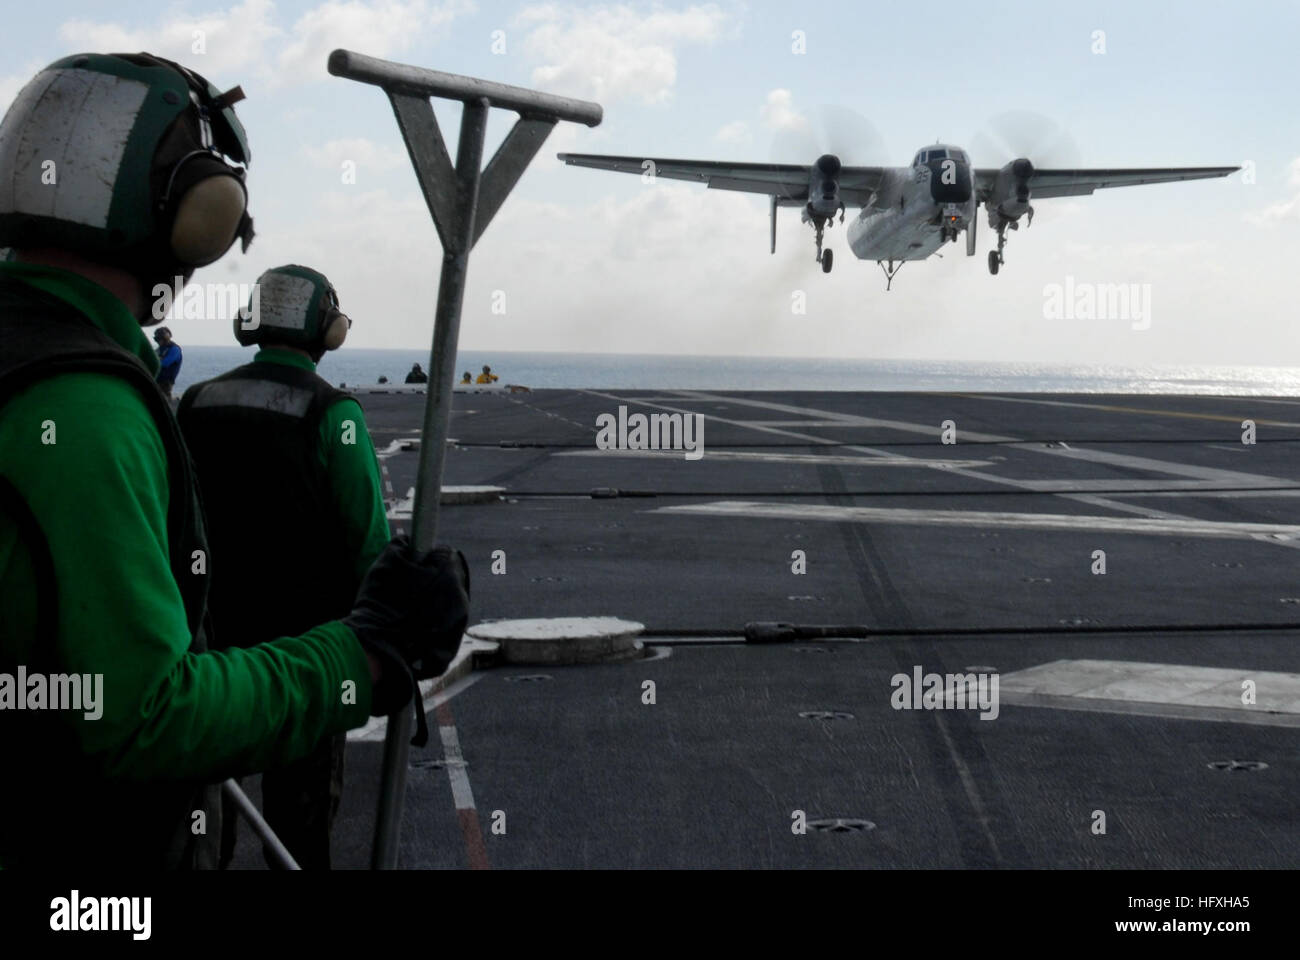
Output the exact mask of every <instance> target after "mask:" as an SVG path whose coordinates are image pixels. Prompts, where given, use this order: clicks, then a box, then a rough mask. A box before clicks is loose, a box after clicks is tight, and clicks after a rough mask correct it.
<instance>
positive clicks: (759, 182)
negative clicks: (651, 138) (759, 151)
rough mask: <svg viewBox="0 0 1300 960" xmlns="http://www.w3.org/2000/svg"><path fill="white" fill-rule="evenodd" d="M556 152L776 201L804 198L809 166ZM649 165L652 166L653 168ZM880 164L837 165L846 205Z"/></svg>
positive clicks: (872, 181) (584, 162)
mask: <svg viewBox="0 0 1300 960" xmlns="http://www.w3.org/2000/svg"><path fill="white" fill-rule="evenodd" d="M557 156H558V157H559V158H560V159H561V160H563V161H564V162H565V163H567V164H568V165H569V166H572V167H592V168H594V169H596V170H615V171H617V172H619V173H635V174H637V175H638V176H641V175H648V174H650V173H651V172H653V174H654V176H656V177H666V178H667V179H669V180H687V181H690V182H692V183H702V184H704V185H705V186H707V187H709V189H711V190H738V191H740V192H742V193H761V194H764V195H766V196H769V197H777V198H778V199H779V200H780V201H786V202H789V201H795V202H800V201H804V200H807V199H808V183H809V180H810V178H811V176H812V167H808V166H803V165H800V164H797V163H731V162H729V161H725V160H669V159H663V158H659V157H615V156H608V155H605V154H599V153H561V154H557ZM650 164H654V166H653V167H651V166H650ZM884 170H885V168H884V167H841V168H840V173H839V176H838V178H837V179H838V181H839V186H840V196H841V197H842V198H843V199H844V202H845V203H846V204H849V205H852V206H858V207H860V206H864V205H865V204H866V203H867V202H868V201H869V200H870V199H871V194H872V193H874V192H875V190H876V187H877V186H879V184H880V180H881V177H882V176H883V175H884Z"/></svg>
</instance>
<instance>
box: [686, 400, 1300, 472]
mask: <svg viewBox="0 0 1300 960" xmlns="http://www.w3.org/2000/svg"><path fill="white" fill-rule="evenodd" d="M679 392H680V393H681V394H682V395H683V397H684V398H686V399H695V400H709V399H713V398H712V397H711V396H710V395H709V394H707V393H702V392H699V391H688V390H683V391H679ZM728 399H729V400H730V401H731V402H732V403H736V404H742V405H745V406H752V407H759V408H760V409H764V410H777V411H781V412H784V413H798V414H803V415H805V416H809V417H823V418H827V419H834V420H841V421H843V422H844V424H845V425H846V426H869V427H883V428H885V429H888V430H898V431H901V432H905V433H920V434H925V435H926V436H929V437H931V438H932V439H933V440H934V441H935V443H936V444H937V443H938V442H939V424H937V423H935V424H925V423H908V422H906V421H903V420H881V419H878V418H875V417H862V416H857V415H855V414H847V413H835V412H834V411H830V410H818V409H816V408H813V407H797V406H792V405H791V404H786V403H772V402H770V401H766V400H751V399H748V398H737V397H729V398H728ZM728 422H735V423H740V421H728ZM754 429H761V428H759V427H755V428H754ZM963 437H964V438H966V439H967V440H974V441H978V442H980V443H1022V444H1023V443H1026V441H1025V440H1022V439H1019V438H1016V437H1004V436H1000V435H998V434H993V433H980V432H978V431H975V430H962V428H961V424H958V425H957V438H958V442H960V441H961V439H962V438H963ZM817 442H818V443H826V442H827V440H826V439H825V438H824V437H823V438H817ZM845 449H850V450H852V449H857V448H854V447H846V448H845ZM1021 449H1023V450H1026V451H1030V452H1034V453H1039V454H1044V455H1047V456H1055V457H1068V458H1070V459H1073V460H1086V461H1089V462H1092V463H1104V464H1107V465H1109V466H1113V467H1123V468H1126V469H1130V470H1142V471H1145V472H1148V473H1163V474H1169V475H1173V476H1183V477H1191V478H1193V479H1196V480H1208V481H1214V482H1216V483H1218V484H1220V485H1221V486H1238V487H1242V486H1247V485H1251V484H1256V485H1258V484H1261V483H1269V484H1273V485H1275V486H1285V485H1286V483H1287V481H1285V480H1279V479H1277V478H1274V477H1262V476H1259V475H1257V474H1251V473H1242V472H1240V471H1236V470H1222V469H1218V468H1216V467H1201V466H1197V465H1195V464H1188V463H1174V462H1172V461H1169V460H1156V459H1154V458H1152V457H1139V456H1135V455H1132V454H1127V453H1112V452H1110V451H1107V450H1080V449H1076V448H1072V447H1040V446H1036V445H1032V444H1030V445H1027V446H1024V447H1022V448H1021ZM979 477H980V478H981V479H985V480H992V481H994V482H997V483H1006V482H1008V478H1007V477H994V476H991V475H985V474H980V475H979ZM1027 482H1031V481H1019V482H1018V485H1019V484H1021V483H1027Z"/></svg>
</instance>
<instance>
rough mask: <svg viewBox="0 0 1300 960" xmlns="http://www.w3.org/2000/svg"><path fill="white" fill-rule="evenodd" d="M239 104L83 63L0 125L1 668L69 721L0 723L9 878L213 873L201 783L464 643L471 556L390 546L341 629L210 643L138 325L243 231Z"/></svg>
mask: <svg viewBox="0 0 1300 960" xmlns="http://www.w3.org/2000/svg"><path fill="white" fill-rule="evenodd" d="M242 96H243V94H242V93H241V92H240V90H239V88H237V87H236V88H235V89H233V90H230V91H227V92H226V93H224V94H223V93H220V92H219V91H218V90H217V88H215V87H213V86H212V85H211V84H209V83H208V82H207V81H206V80H204V79H203V78H202V77H200V76H198V75H197V74H195V73H192V72H190V71H188V70H186V69H185V68H183V67H181V66H179V65H178V64H174V63H172V62H170V61H166V60H162V59H159V58H156V57H153V56H150V55H148V54H113V55H99V54H78V55H74V56H69V57H65V58H63V59H61V60H59V61H57V62H55V63H53V64H51V65H50V66H49V67H47V68H46V69H44V70H42V71H41V72H40V73H39V74H37V76H36V77H35V79H33V80H32V81H31V82H30V83H28V84H27V85H26V86H25V87H23V89H22V90H21V91H20V92H19V93H18V95H17V97H16V99H15V100H14V101H13V104H12V105H11V106H10V107H9V111H8V113H7V114H6V115H5V117H4V120H3V122H0V247H11V248H13V250H14V255H13V256H12V258H11V260H10V262H5V263H0V342H2V343H3V344H4V347H3V349H0V674H5V675H8V676H9V677H14V676H17V675H20V674H19V671H22V672H24V673H25V674H26V676H27V677H28V680H27V682H26V684H24V689H23V692H22V694H21V695H22V696H23V697H25V698H26V705H27V706H29V707H50V706H57V707H59V709H23V710H15V709H3V710H0V770H3V771H5V774H4V776H5V783H4V789H2V790H0V867H4V868H14V867H17V868H23V867H25V868H28V869H35V870H42V871H48V870H50V869H51V868H54V867H57V868H58V869H61V870H72V871H73V872H74V873H76V874H77V875H80V874H81V873H83V872H84V871H85V870H86V869H96V870H101V871H103V870H116V871H120V870H122V869H123V868H126V867H129V868H130V869H134V870H141V869H143V870H158V869H162V868H182V867H203V866H215V865H216V860H217V858H216V849H215V841H216V839H217V838H218V837H219V836H220V835H221V805H220V803H219V802H217V792H218V787H217V786H216V784H218V783H219V782H220V781H221V780H222V779H223V778H224V777H229V776H232V775H241V774H245V773H251V772H252V771H255V770H264V769H268V768H270V767H274V766H277V765H279V764H283V763H288V762H291V761H294V760H297V759H299V758H300V757H303V756H305V755H306V754H308V753H309V752H310V751H311V750H312V749H313V748H314V747H315V746H316V744H318V743H320V741H321V740H322V739H323V738H325V737H328V736H330V735H332V734H335V733H341V732H342V731H344V730H347V729H349V728H351V727H355V726H359V725H361V724H363V723H364V722H365V721H366V718H367V716H369V715H371V714H374V715H377V716H382V715H384V714H387V713H390V712H391V711H393V710H397V709H401V708H402V707H403V706H405V705H407V704H410V703H411V700H412V697H413V695H414V680H415V679H416V678H418V677H420V676H423V675H427V674H428V673H429V671H430V669H431V666H435V667H437V668H438V669H441V667H443V666H445V665H446V663H447V662H448V660H449V658H450V656H451V651H453V650H454V649H456V647H457V645H458V644H459V641H460V637H461V634H460V631H461V629H462V628H463V625H464V623H465V618H466V616H467V610H468V588H467V578H466V576H465V571H464V567H463V561H462V560H460V559H459V558H458V557H457V556H456V555H455V554H454V553H452V552H451V551H446V550H443V551H430V552H428V553H425V554H419V553H418V552H417V551H415V550H414V549H413V548H412V547H411V545H410V544H409V542H404V541H402V540H401V538H399V539H398V540H396V541H394V542H393V543H391V544H390V545H389V546H388V547H385V549H384V552H383V554H382V555H381V556H380V559H379V560H378V561H377V562H376V563H375V565H374V566H373V567H372V568H371V570H370V571H369V573H368V574H367V575H366V579H365V582H364V583H363V584H362V586H361V590H360V592H359V595H358V597H357V599H356V601H355V603H344V604H342V605H341V609H344V610H346V611H347V612H346V616H344V617H343V618H342V619H334V620H331V621H330V622H327V623H319V624H312V625H310V627H309V628H307V629H304V630H302V631H300V632H299V634H298V635H296V636H295V635H286V634H281V635H279V636H278V637H277V638H276V639H274V640H271V641H270V642H268V643H264V644H262V645H261V646H258V647H251V648H249V649H238V648H237V649H233V650H229V651H226V652H223V653H216V652H208V646H207V638H208V636H209V635H210V629H209V619H208V616H207V609H206V596H207V592H208V579H209V576H210V574H211V572H212V571H213V570H215V569H216V568H217V567H218V566H219V565H220V564H221V563H222V561H221V560H219V559H218V558H217V557H216V555H215V552H214V553H212V554H209V549H208V543H207V540H206V537H205V529H204V523H203V514H202V509H201V505H200V501H199V498H198V494H197V490H196V487H195V483H194V479H193V475H192V473H191V469H190V457H189V454H188V452H187V451H186V448H185V445H184V443H183V442H182V440H181V436H180V432H179V430H178V429H177V424H176V419H175V418H174V417H173V415H172V411H171V405H170V404H169V403H168V402H167V399H166V397H165V396H164V395H163V393H162V391H161V390H160V389H159V387H158V384H157V381H156V380H155V379H154V377H155V375H156V374H157V372H158V355H157V353H156V351H155V350H154V349H153V347H152V346H151V344H150V343H149V339H148V337H146V336H145V334H144V332H143V331H142V330H141V326H142V325H145V324H147V323H149V322H150V321H151V313H152V311H151V303H150V296H149V294H150V291H152V290H153V288H154V286H155V285H156V284H171V283H172V282H173V278H174V277H176V276H177V275H179V276H181V277H182V278H183V279H188V278H189V277H190V276H191V275H192V274H193V272H194V270H195V269H196V268H197V267H200V266H205V265H207V264H210V263H214V262H215V261H217V260H219V259H220V258H221V257H222V256H223V255H224V254H225V253H226V251H227V250H229V249H230V247H231V246H232V244H233V243H234V242H235V241H236V240H242V241H243V243H244V245H245V246H247V244H248V242H249V241H250V240H251V239H252V235H253V231H252V221H251V220H250V218H249V216H248V213H247V209H246V208H247V193H246V191H245V188H244V168H243V165H245V164H247V162H248V158H249V153H248V147H247V142H246V140H245V137H244V131H243V127H242V126H241V125H240V123H239V121H238V119H237V118H236V116H235V113H234V110H233V105H234V104H235V103H236V102H237V101H238V100H239V99H241V98H242ZM42 157H57V158H59V163H58V177H57V179H55V178H48V179H45V180H42V178H41V177H40V176H39V169H40V162H41V161H40V158H42ZM248 399H250V400H255V399H256V398H255V397H250V398H248ZM361 433H362V431H359V432H358V434H359V436H360V434H361ZM291 484H292V481H291V480H289V478H286V477H283V476H280V475H277V474H275V473H273V472H270V471H268V470H266V469H263V468H262V467H261V466H260V465H259V467H258V468H257V469H256V470H254V471H253V472H250V473H244V474H242V475H240V476H239V477H238V486H239V489H240V490H241V491H242V492H243V493H244V495H245V503H246V504H254V503H261V502H267V501H272V500H282V501H284V502H286V503H290V504H292V503H293V502H294V501H295V499H296V498H297V497H298V496H299V495H300V492H299V491H298V490H297V489H295V488H294V487H293V486H292V485H291ZM277 485H278V486H277ZM209 529H210V527H209ZM275 537H276V531H275V529H274V528H267V529H263V530H262V531H260V535H259V543H260V544H263V545H265V544H266V543H267V542H268V541H273V540H274V539H275ZM231 569H232V570H233V571H238V567H232V568H231ZM290 576H292V574H290ZM348 599H349V600H351V595H349V597H348ZM240 641H241V638H240V637H239V636H238V635H234V636H230V637H228V638H227V642H233V643H239V642H240ZM413 664H418V665H419V667H418V669H414V670H413V669H412V665H413ZM69 676H75V677H76V678H78V679H79V680H81V681H82V682H81V683H80V684H75V685H74V684H73V683H66V682H64V681H66V680H67V678H68V677H69ZM55 677H62V678H63V680H62V681H56V683H57V685H56V683H51V682H50V681H51V680H53V679H54V678H55ZM37 678H40V679H41V680H42V681H43V682H41V683H36V684H34V683H33V681H35V680H36V679H37ZM56 691H58V692H56ZM347 691H351V692H350V693H347ZM13 692H14V691H13V689H12V686H10V688H9V689H8V693H7V696H12V694H13ZM51 697H54V698H56V699H57V700H58V703H55V702H54V700H52V699H51ZM9 705H12V704H7V706H9ZM422 718H423V713H422V712H419V711H417V722H418V721H419V719H422ZM418 729H419V728H418V727H417V739H418V737H419V733H418Z"/></svg>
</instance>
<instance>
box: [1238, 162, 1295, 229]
mask: <svg viewBox="0 0 1300 960" xmlns="http://www.w3.org/2000/svg"><path fill="white" fill-rule="evenodd" d="M1290 170H1291V172H1290V175H1289V176H1288V177H1287V186H1289V187H1290V188H1291V189H1292V190H1293V191H1294V193H1293V195H1292V196H1291V198H1290V199H1289V200H1284V201H1282V202H1281V203H1275V204H1273V205H1272V206H1269V207H1265V208H1264V209H1263V210H1261V211H1260V212H1259V213H1248V214H1246V220H1247V221H1249V222H1250V223H1253V224H1255V225H1257V226H1264V225H1267V224H1273V223H1282V222H1285V221H1287V220H1300V157H1296V158H1295V159H1294V160H1292V161H1291V167H1290Z"/></svg>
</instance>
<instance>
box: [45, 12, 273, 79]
mask: <svg viewBox="0 0 1300 960" xmlns="http://www.w3.org/2000/svg"><path fill="white" fill-rule="evenodd" d="M274 14H275V4H274V3H272V2H271V0H244V2H243V3H240V4H237V5H235V6H233V7H230V8H229V9H226V10H219V11H215V12H213V13H204V14H198V15H195V16H183V17H178V18H177V19H174V20H171V21H168V22H166V23H163V24H160V25H157V26H150V27H146V28H142V29H138V30H133V29H128V28H127V27H123V26H120V25H118V24H116V23H95V22H92V21H90V20H70V21H68V22H66V23H64V24H63V25H62V26H61V27H59V39H60V40H62V41H63V42H64V43H65V44H68V45H69V46H71V47H73V48H75V49H76V50H86V51H97V52H110V53H136V52H139V51H142V50H143V51H148V52H149V53H153V54H157V55H158V56H160V57H166V58H168V59H169V60H175V61H177V62H179V63H183V64H185V65H186V66H187V67H191V68H193V69H194V70H197V71H198V72H199V73H201V74H203V75H204V76H207V77H208V78H209V79H212V77H213V76H223V75H225V74H226V73H228V72H230V71H233V70H239V69H248V68H253V67H257V68H259V69H258V72H259V73H264V72H265V66H264V65H265V51H266V48H267V46H268V44H270V43H271V42H272V41H273V40H275V39H276V38H277V37H278V36H280V34H281V32H282V31H281V30H280V29H279V28H278V27H276V26H275V25H274V24H273V23H272V22H271V20H272V17H273V16H274ZM213 82H216V81H215V80H214V81H213Z"/></svg>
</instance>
